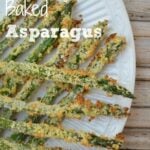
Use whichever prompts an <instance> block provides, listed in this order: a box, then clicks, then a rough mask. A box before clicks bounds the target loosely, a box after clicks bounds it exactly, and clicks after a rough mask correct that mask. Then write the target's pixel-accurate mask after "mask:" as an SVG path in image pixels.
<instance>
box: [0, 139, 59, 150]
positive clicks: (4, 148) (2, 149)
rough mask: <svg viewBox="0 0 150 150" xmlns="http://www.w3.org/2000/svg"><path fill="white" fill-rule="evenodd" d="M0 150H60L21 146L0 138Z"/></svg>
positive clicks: (29, 145) (27, 145) (33, 145)
mask: <svg viewBox="0 0 150 150" xmlns="http://www.w3.org/2000/svg"><path fill="white" fill-rule="evenodd" d="M0 150H60V149H59V148H46V147H44V146H42V145H35V144H32V145H31V144H21V143H16V142H14V141H12V140H9V139H4V138H3V139H2V138H0Z"/></svg>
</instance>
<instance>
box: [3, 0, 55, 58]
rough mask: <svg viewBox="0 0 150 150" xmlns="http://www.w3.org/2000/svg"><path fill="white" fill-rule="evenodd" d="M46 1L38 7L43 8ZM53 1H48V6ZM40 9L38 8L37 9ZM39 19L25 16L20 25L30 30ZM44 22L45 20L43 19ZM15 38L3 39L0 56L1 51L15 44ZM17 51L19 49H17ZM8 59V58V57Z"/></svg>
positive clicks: (38, 17)
mask: <svg viewBox="0 0 150 150" xmlns="http://www.w3.org/2000/svg"><path fill="white" fill-rule="evenodd" d="M45 2H46V1H45V0H43V2H42V4H41V6H40V7H42V6H43V4H44V3H45ZM52 3H53V1H52V0H48V5H50V4H52ZM39 9H40V8H39ZM40 18H41V16H40V15H39V16H37V17H33V16H27V17H26V18H25V19H24V21H23V23H22V24H21V25H20V26H21V27H26V28H30V27H32V26H34V25H35V23H36V22H37V21H38V20H39V19H40ZM44 20H46V19H44ZM17 31H19V28H18V29H17ZM16 40H17V38H9V39H8V38H5V39H4V40H2V41H1V42H0V54H2V53H3V51H4V50H5V49H6V48H7V47H11V46H12V45H13V44H14V43H15V42H16ZM18 50H19V49H18ZM8 57H10V56H8Z"/></svg>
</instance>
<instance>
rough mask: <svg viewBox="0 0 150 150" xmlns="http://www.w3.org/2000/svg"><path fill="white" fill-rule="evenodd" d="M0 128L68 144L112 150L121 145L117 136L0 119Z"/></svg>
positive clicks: (121, 140)
mask: <svg viewBox="0 0 150 150" xmlns="http://www.w3.org/2000/svg"><path fill="white" fill-rule="evenodd" d="M0 127H1V128H4V129H7V128H10V129H12V130H14V131H16V132H20V133H24V134H29V135H31V136H34V137H37V138H57V139H65V141H67V142H70V143H72V142H74V143H80V144H83V145H85V146H102V147H106V148H108V149H114V150H118V149H119V148H120V147H121V146H122V143H123V139H122V138H120V137H119V136H117V137H115V138H108V137H104V136H96V135H93V134H90V133H85V132H81V131H80V132H75V131H74V130H65V129H63V128H59V127H55V126H49V125H47V124H34V123H30V122H29V123H25V122H15V121H11V120H9V119H4V118H0Z"/></svg>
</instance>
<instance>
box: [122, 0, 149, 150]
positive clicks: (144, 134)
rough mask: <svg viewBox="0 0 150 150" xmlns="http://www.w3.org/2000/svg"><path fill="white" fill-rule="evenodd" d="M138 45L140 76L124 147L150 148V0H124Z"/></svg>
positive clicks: (136, 149) (135, 148)
mask: <svg viewBox="0 0 150 150" xmlns="http://www.w3.org/2000/svg"><path fill="white" fill-rule="evenodd" d="M124 2H125V5H126V8H127V10H128V13H129V16H130V20H131V24H132V28H133V32H134V37H135V46H136V59H137V76H136V86H135V95H136V99H135V100H134V102H133V106H132V111H131V116H130V118H129V120H128V123H127V125H126V128H125V131H124V133H125V136H126V141H125V145H124V149H132V150H150V0H124Z"/></svg>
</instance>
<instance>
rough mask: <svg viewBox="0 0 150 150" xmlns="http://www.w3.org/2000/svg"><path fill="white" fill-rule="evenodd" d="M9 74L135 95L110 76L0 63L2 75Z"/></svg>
mask: <svg viewBox="0 0 150 150" xmlns="http://www.w3.org/2000/svg"><path fill="white" fill-rule="evenodd" d="M9 72H12V73H14V74H15V75H18V76H22V77H25V76H30V77H33V78H38V79H41V80H53V81H56V82H63V83H69V84H73V85H81V86H83V87H86V88H100V89H102V90H104V91H106V92H109V93H111V94H116V95H122V96H124V97H128V98H134V96H133V94H132V93H131V92H130V91H128V90H127V89H126V88H124V87H122V86H120V85H119V84H118V83H117V81H116V80H114V79H112V78H110V77H108V76H105V77H102V78H98V79H97V77H96V76H95V75H94V74H92V73H89V72H87V71H83V70H79V71H78V70H70V69H57V68H55V67H46V66H43V65H36V64H31V63H18V62H0V74H7V73H9Z"/></svg>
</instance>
